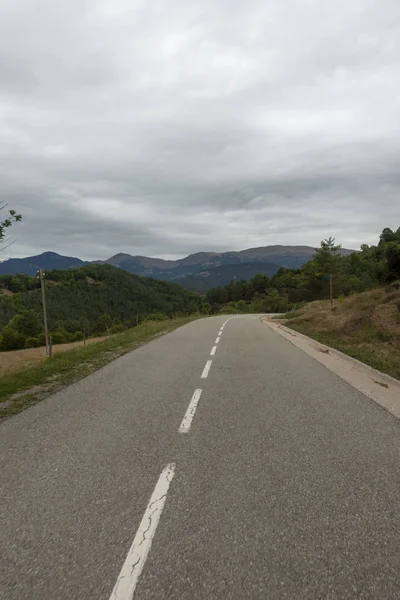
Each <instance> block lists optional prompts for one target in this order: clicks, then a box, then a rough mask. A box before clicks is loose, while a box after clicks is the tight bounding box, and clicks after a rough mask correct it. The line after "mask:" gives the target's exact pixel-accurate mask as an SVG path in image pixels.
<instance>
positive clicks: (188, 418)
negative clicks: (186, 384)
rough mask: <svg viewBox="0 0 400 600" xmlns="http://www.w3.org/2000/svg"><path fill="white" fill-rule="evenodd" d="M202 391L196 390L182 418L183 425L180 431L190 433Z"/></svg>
mask: <svg viewBox="0 0 400 600" xmlns="http://www.w3.org/2000/svg"><path fill="white" fill-rule="evenodd" d="M202 393H203V390H195V392H194V394H193V396H192V399H191V401H190V403H189V406H188V409H187V411H186V413H185V416H184V417H183V419H182V423H181V426H180V427H179V433H188V431H189V429H190V425H191V424H192V421H193V417H194V415H195V412H196V408H197V405H198V403H199V400H200V397H201V394H202Z"/></svg>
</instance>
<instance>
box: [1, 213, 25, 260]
mask: <svg viewBox="0 0 400 600" xmlns="http://www.w3.org/2000/svg"><path fill="white" fill-rule="evenodd" d="M6 208H7V204H5V203H4V202H3V203H0V212H1V211H2V210H6ZM21 219H22V217H21V215H18V214H17V213H16V212H15V210H9V211H8V216H7V217H6V218H5V219H3V221H0V243H5V244H6V245H5V246H3V247H2V248H0V250H5V248H8V246H10V244H11V243H12V242H11V241H10V238H7V237H6V235H7V230H8V229H9V228H10V227H11V226H12V225H14V223H18V222H19V221H21Z"/></svg>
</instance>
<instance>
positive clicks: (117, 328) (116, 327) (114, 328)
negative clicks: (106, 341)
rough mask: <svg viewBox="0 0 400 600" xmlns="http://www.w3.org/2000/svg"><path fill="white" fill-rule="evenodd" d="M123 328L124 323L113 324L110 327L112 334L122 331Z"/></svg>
mask: <svg viewBox="0 0 400 600" xmlns="http://www.w3.org/2000/svg"><path fill="white" fill-rule="evenodd" d="M123 330H124V326H123V325H122V323H115V324H114V325H112V326H111V327H110V333H111V334H114V333H121V332H122V331H123Z"/></svg>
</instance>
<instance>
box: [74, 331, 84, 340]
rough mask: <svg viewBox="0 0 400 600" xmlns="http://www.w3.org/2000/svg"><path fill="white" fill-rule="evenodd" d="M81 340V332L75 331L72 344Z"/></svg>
mask: <svg viewBox="0 0 400 600" xmlns="http://www.w3.org/2000/svg"><path fill="white" fill-rule="evenodd" d="M81 340H83V332H82V331H75V333H74V335H73V341H74V342H80V341H81Z"/></svg>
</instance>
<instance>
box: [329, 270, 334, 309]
mask: <svg viewBox="0 0 400 600" xmlns="http://www.w3.org/2000/svg"><path fill="white" fill-rule="evenodd" d="M329 296H330V299H331V310H332V309H333V276H332V274H330V275H329Z"/></svg>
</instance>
